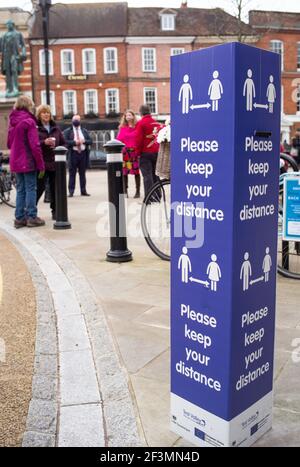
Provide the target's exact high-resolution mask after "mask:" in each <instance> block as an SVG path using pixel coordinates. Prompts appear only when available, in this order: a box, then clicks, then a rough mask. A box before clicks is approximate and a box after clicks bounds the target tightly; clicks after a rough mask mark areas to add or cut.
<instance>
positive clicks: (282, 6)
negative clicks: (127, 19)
mask: <svg viewBox="0 0 300 467" xmlns="http://www.w3.org/2000/svg"><path fill="white" fill-rule="evenodd" d="M105 1H110V2H112V1H113V2H114V1H120V0H105ZM236 1H237V0H188V5H189V6H191V7H199V8H214V7H220V8H224V9H225V10H227V11H229V12H231V13H233V12H234V6H233V5H234V4H235V3H236ZM52 3H103V2H101V0H94V1H93V0H88V1H87V2H84V1H82V0H62V1H58V0H52ZM244 3H245V5H246V6H245V12H247V11H248V10H249V9H257V10H263V9H265V10H273V11H292V12H297V13H300V1H299V0H285V1H284V2H283V1H282V0H272V1H270V0H245V2H244ZM128 4H129V6H131V7H138V6H158V7H160V6H161V7H177V8H178V7H179V6H180V5H181V0H129V1H128ZM0 5H1V7H6V6H7V7H14V6H18V7H21V8H23V9H25V10H26V9H27V10H30V9H31V1H30V0H0Z"/></svg>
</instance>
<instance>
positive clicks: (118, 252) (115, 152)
mask: <svg viewBox="0 0 300 467" xmlns="http://www.w3.org/2000/svg"><path fill="white" fill-rule="evenodd" d="M123 147H124V144H123V143H121V141H118V140H116V139H113V140H111V141H109V142H108V143H106V144H105V145H104V148H105V150H106V153H107V177H108V201H109V225H110V250H109V252H108V253H107V254H106V260H107V261H109V262H111V263H125V262H128V261H132V253H131V251H129V250H128V249H127V237H126V219H125V199H124V198H125V196H124V185H123V155H122V149H123Z"/></svg>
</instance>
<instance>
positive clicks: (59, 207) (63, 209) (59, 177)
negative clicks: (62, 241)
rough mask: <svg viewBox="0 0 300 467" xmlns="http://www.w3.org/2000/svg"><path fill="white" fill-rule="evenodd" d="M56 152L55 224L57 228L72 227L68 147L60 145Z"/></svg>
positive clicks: (65, 228)
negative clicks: (67, 166) (68, 187)
mask: <svg viewBox="0 0 300 467" xmlns="http://www.w3.org/2000/svg"><path fill="white" fill-rule="evenodd" d="M54 152H55V204H56V210H55V211H56V212H55V214H56V221H55V222H54V224H53V228H54V229H55V230H67V229H71V224H70V222H69V220H68V201H67V176H66V165H67V152H68V150H67V148H65V147H64V146H58V147H57V148H55V150H54Z"/></svg>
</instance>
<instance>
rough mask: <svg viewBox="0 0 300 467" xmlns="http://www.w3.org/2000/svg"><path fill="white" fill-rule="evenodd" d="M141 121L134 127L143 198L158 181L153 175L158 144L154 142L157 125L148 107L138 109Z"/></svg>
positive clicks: (143, 106)
mask: <svg viewBox="0 0 300 467" xmlns="http://www.w3.org/2000/svg"><path fill="white" fill-rule="evenodd" d="M140 115H141V117H142V118H141V120H140V121H139V122H138V123H137V125H136V140H137V151H138V153H139V154H140V155H141V158H140V169H141V171H142V174H143V178H144V190H145V196H146V195H147V193H148V192H149V191H150V189H151V187H152V186H153V185H154V183H156V182H157V181H158V177H157V176H156V174H155V168H156V161H157V155H158V150H159V144H158V143H157V141H156V135H155V134H156V132H157V130H158V129H159V127H160V125H159V123H158V122H157V121H156V120H154V118H153V117H152V116H151V112H150V108H149V106H148V105H142V106H141V107H140Z"/></svg>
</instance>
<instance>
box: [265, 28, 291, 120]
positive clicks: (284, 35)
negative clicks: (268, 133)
mask: <svg viewBox="0 0 300 467" xmlns="http://www.w3.org/2000/svg"><path fill="white" fill-rule="evenodd" d="M272 40H280V41H282V42H283V44H284V59H283V61H284V66H283V72H282V86H283V88H284V113H285V114H287V115H295V114H296V111H297V104H296V94H295V89H296V87H297V85H298V86H300V72H298V71H297V46H298V42H299V43H300V33H298V34H296V33H289V32H278V33H277V32H276V31H275V32H273V31H272V32H267V33H266V34H265V35H264V36H262V37H261V38H260V40H259V41H258V43H257V44H256V45H257V46H258V47H261V48H263V49H266V50H270V42H271V41H272ZM299 125H300V115H299V123H296V124H295V126H297V127H298V126H299Z"/></svg>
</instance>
